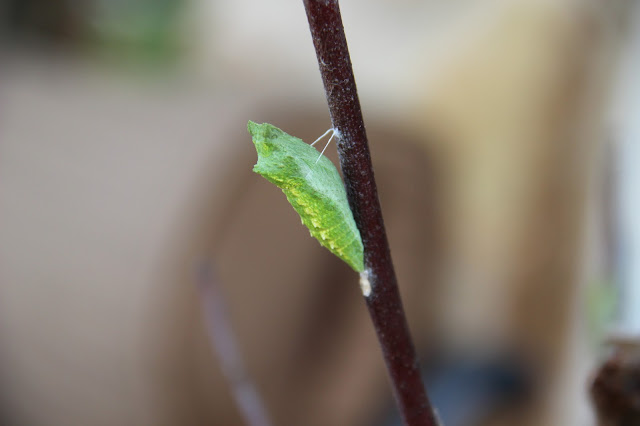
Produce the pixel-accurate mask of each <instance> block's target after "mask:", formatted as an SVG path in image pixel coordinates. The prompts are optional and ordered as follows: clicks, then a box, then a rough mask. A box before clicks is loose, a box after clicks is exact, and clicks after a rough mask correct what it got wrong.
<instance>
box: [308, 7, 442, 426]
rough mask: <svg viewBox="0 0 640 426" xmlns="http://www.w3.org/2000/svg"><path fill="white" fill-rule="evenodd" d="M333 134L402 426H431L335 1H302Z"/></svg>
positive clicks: (368, 300) (370, 303)
mask: <svg viewBox="0 0 640 426" xmlns="http://www.w3.org/2000/svg"><path fill="white" fill-rule="evenodd" d="M304 5H305V8H306V11H307V18H308V19H309V27H310V29H311V36H312V38H313V44H314V46H315V49H316V55H317V57H318V65H319V66H320V72H321V74H322V81H323V83H324V89H325V92H326V96H327V102H328V103H329V112H330V115H331V121H332V123H333V128H334V130H335V131H336V136H337V146H338V154H339V156H340V166H341V168H342V173H343V176H344V181H345V187H346V190H347V197H348V199H349V205H350V206H351V210H352V211H353V215H354V218H355V221H356V224H357V225H358V228H359V229H360V234H361V236H362V242H363V244H364V262H365V273H364V274H366V275H368V278H369V282H370V284H371V292H370V294H369V295H366V294H365V300H366V303H367V307H368V308H369V314H370V315H371V320H372V321H373V325H374V327H375V330H376V333H377V335H378V340H379V342H380V346H381V347H382V354H383V356H384V359H385V362H386V364H387V368H388V370H389V375H390V377H391V382H392V384H393V390H394V395H395V398H396V402H397V403H398V406H399V408H400V414H401V415H402V418H403V420H404V423H405V424H406V425H410V426H418V425H419V426H425V425H426V426H436V425H437V422H436V419H435V415H434V412H433V409H432V408H431V405H430V403H429V400H428V398H427V395H426V392H425V390H424V385H423V383H422V379H421V377H420V370H419V367H418V362H417V359H416V353H415V349H414V347H413V342H412V341H411V336H410V334H409V328H408V326H407V321H406V319H405V315H404V310H403V307H402V301H401V300H400V293H399V291H398V285H397V281H396V276H395V272H394V269H393V264H392V262H391V254H390V252H389V244H388V242H387V236H386V233H385V229H384V222H383V220H382V211H381V210H380V202H379V201H378V191H377V189H376V183H375V180H374V176H373V167H372V165H371V155H370V153H369V146H368V142H367V135H366V132H365V128H364V122H363V119H362V112H361V110H360V101H359V100H358V93H357V90H356V83H355V79H354V76H353V70H352V68H351V59H350V57H349V50H348V48H347V40H346V37H345V34H344V27H343V26H342V18H341V16H340V8H339V6H338V2H337V0H304Z"/></svg>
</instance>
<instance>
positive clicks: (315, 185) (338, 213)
mask: <svg viewBox="0 0 640 426" xmlns="http://www.w3.org/2000/svg"><path fill="white" fill-rule="evenodd" d="M247 127H248V129H249V133H251V136H252V137H253V143H254V145H255V146H256V151H257V152H258V162H257V163H256V165H255V166H254V167H253V171H254V172H256V173H258V174H260V175H262V176H263V177H264V178H265V179H267V180H268V181H269V182H271V183H273V184H275V185H276V186H278V187H279V188H280V189H282V191H283V192H284V194H285V195H286V196H287V200H289V203H291V205H292V206H293V208H294V209H295V210H296V211H297V212H298V214H299V215H300V219H302V223H303V224H304V225H305V226H306V227H307V228H309V231H310V232H311V235H312V236H313V237H315V238H316V239H317V240H318V241H319V242H320V244H322V245H323V246H325V247H326V248H328V249H329V250H330V251H331V252H332V253H333V254H335V255H336V256H338V257H339V258H340V259H342V260H344V261H345V262H347V264H349V266H351V267H352V268H353V269H354V270H355V271H357V272H362V271H363V270H364V262H363V249H362V239H361V238H360V232H359V231H358V228H357V227H356V223H355V221H354V220H353V213H351V209H350V208H349V203H348V202H347V194H346V192H345V190H344V185H343V183H342V179H341V178H340V175H339V174H338V171H337V170H336V167H335V166H334V165H333V163H332V162H331V161H330V160H329V159H328V158H327V157H325V156H322V157H320V159H319V160H318V157H319V155H320V153H319V152H318V151H317V150H316V149H315V148H314V147H312V146H311V145H308V144H306V143H304V142H303V141H302V140H301V139H298V138H296V137H294V136H291V135H288V134H287V133H285V132H283V131H282V130H280V129H278V128H277V127H275V126H272V125H271V124H268V123H264V124H257V123H254V122H252V121H249V124H248V125H247ZM316 160H318V161H317V162H316Z"/></svg>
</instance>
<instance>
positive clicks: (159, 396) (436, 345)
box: [0, 0, 640, 426]
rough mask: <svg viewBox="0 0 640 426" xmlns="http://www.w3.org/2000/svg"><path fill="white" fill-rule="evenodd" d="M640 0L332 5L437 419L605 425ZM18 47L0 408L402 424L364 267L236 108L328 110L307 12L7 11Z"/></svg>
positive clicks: (0, 149)
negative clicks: (279, 183) (266, 166)
mask: <svg viewBox="0 0 640 426" xmlns="http://www.w3.org/2000/svg"><path fill="white" fill-rule="evenodd" d="M635 3H636V2H634V1H632V0H616V1H611V2H598V1H592V0H565V1H562V2H558V1H551V0H518V1H507V0H504V1H502V0H489V1H482V2H480V1H472V0H458V1H442V0H422V1H420V0H402V1H388V0H368V1H364V0H343V2H342V4H341V8H342V14H343V20H344V23H345V26H346V33H347V39H348V41H349V46H350V50H351V55H352V62H353V65H354V71H355V74H356V80H357V82H358V88H359V92H360V100H361V103H362V107H363V113H364V117H365V123H366V124H367V132H368V135H369V143H370V146H371V151H372V156H373V163H374V167H375V170H376V178H377V179H378V186H379V192H380V198H381V203H382V207H383V211H384V216H385V223H386V226H387V232H388V235H389V239H390V243H391V247H392V255H393V258H394V262H395V265H396V271H397V274H398V279H399V282H400V286H401V292H402V296H403V300H404V303H405V308H406V311H407V315H408V319H409V322H410V326H411V330H412V333H413V336H414V339H415V343H416V346H417V349H418V352H419V354H420V357H421V360H422V363H423V370H424V377H425V381H426V383H427V386H428V389H429V392H430V394H431V396H432V399H433V400H434V402H435V405H436V406H437V408H438V411H439V413H440V416H441V417H442V419H443V421H444V424H446V425H447V426H458V425H459V426H473V425H516V424H517V425H535V426H548V425H580V426H581V425H595V424H596V420H595V416H594V413H593V410H592V408H591V407H590V404H589V399H588V393H587V388H588V383H589V380H590V379H589V378H590V374H591V372H592V371H593V369H594V368H595V366H596V365H597V364H598V362H599V360H600V359H601V358H602V357H603V356H604V355H603V354H604V353H605V352H604V349H603V348H604V344H603V343H604V341H605V340H606V339H609V338H610V337H611V335H612V333H614V332H615V335H616V336H620V335H622V336H631V338H633V336H636V335H637V334H638V333H640V219H638V218H640V192H639V191H638V190H637V189H636V185H640V171H639V170H640V169H639V168H637V167H635V165H636V162H637V161H638V160H640V148H639V145H638V143H637V140H638V138H640V120H638V111H640V85H639V84H638V79H637V76H638V75H640V9H639V8H638V7H636V6H635ZM0 40H1V41H0V423H1V424H3V425H5V424H6V425H26V426H39V425H43V426H44V425H47V426H49V425H56V426H57V425H60V426H75V425H78V426H80V425H82V426H94V425H95V426H99V425H105V426H111V425H137V426H138V425H167V426H170V425H223V426H226V425H229V426H234V425H243V424H259V423H256V422H255V421H254V422H253V423H252V421H251V420H250V419H251V416H250V415H248V414H247V413H246V411H243V410H241V409H239V408H238V407H239V406H240V407H241V406H245V407H246V406H247V398H249V400H250V401H249V405H251V406H252V407H253V408H254V409H255V408H256V407H258V408H259V407H260V406H262V407H263V411H264V413H263V415H264V416H265V417H268V418H269V419H270V420H269V422H270V423H271V424H274V425H307V426H314V425H318V426H320V425H336V426H341V425H345V426H352V425H363V426H364V425H374V426H385V425H397V424H399V419H398V417H397V414H395V408H394V405H393V401H392V399H391V395H390V390H389V385H388V381H387V378H386V372H385V369H384V365H383V361H382V357H381V354H380V350H379V347H378V345H377V342H376V339H375V335H374V332H373V329H372V326H371V324H370V322H369V319H368V315H367V312H366V308H365V305H364V303H363V301H362V296H361V293H360V289H359V288H358V284H357V277H356V276H355V275H354V274H353V272H352V271H351V270H350V269H349V268H348V266H346V265H344V264H342V262H340V261H339V260H337V259H336V258H335V257H333V256H332V255H331V254H330V253H328V252H327V251H326V250H324V249H322V248H321V247H320V246H319V244H317V242H315V241H314V240H313V239H311V238H309V235H308V231H307V230H306V229H304V228H303V227H302V226H301V225H300V223H299V218H298V217H297V215H296V213H295V212H294V211H293V209H291V208H290V207H289V205H288V204H287V203H286V201H285V198H284V196H283V195H282V194H281V193H280V191H279V190H278V189H277V188H275V187H273V186H272V185H270V184H268V183H267V182H266V181H264V179H262V178H260V177H259V176H257V175H255V174H253V173H252V172H251V168H252V166H253V164H254V163H255V160H256V155H255V150H254V148H253V146H252V143H251V140H250V137H249V135H248V133H247V131H246V122H247V120H253V121H257V122H263V121H267V122H270V123H272V124H274V125H276V126H278V127H280V128H282V129H284V130H285V131H287V132H288V133H291V134H293V135H296V136H298V137H301V138H302V139H303V140H305V141H307V142H310V141H313V140H315V139H316V138H317V137H318V136H319V135H321V134H322V133H324V131H326V130H327V129H328V128H329V127H330V121H329V116H328V111H327V107H326V103H325V99H324V92H323V89H322V83H321V79H320V75H319V72H318V67H317V63H316V59H315V53H314V50H313V46H312V43H311V38H310V36H309V31H308V28H307V21H306V16H305V12H304V8H303V5H302V2H300V1H295V2H291V1H285V0H272V1H270V2H265V1H249V0H236V1H215V0H128V1H124V0H89V1H86V0H85V1H79V0H1V1H0ZM328 152H330V154H329V157H330V158H332V159H333V160H334V161H335V160H336V155H335V148H333V147H330V148H329V149H328ZM203 265H205V267H206V270H207V271H209V272H210V273H209V274H206V276H204V278H203V276H202V275H199V274H198V271H199V270H201V268H202V267H203ZM247 389H249V391H247ZM247 395H249V397H248V396H247ZM254 414H255V413H254ZM247 419H249V420H247Z"/></svg>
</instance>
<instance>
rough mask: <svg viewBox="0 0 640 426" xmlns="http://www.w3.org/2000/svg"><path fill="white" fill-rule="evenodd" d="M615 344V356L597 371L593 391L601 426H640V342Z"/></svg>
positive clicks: (628, 341) (592, 385) (612, 355)
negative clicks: (639, 350)
mask: <svg viewBox="0 0 640 426" xmlns="http://www.w3.org/2000/svg"><path fill="white" fill-rule="evenodd" d="M614 344H615V346H616V347H615V349H614V351H613V353H612V354H611V355H610V356H609V358H607V359H606V360H605V361H604V362H603V363H602V364H601V365H600V367H599V368H598V369H597V370H596V372H595V376H594V378H593V381H592V382H591V387H590V389H589V390H590V393H591V401H592V402H593V405H594V408H595V410H596V413H597V416H598V422H599V423H598V425H599V426H635V425H640V356H639V355H640V353H639V352H638V349H639V347H640V342H639V341H638V340H635V341H633V342H632V341H631V340H627V341H626V342H622V343H621V342H617V343H616V342H614Z"/></svg>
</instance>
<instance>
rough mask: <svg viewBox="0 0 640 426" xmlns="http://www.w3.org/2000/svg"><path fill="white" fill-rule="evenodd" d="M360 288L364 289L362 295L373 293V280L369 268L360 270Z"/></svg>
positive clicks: (367, 295)
mask: <svg viewBox="0 0 640 426" xmlns="http://www.w3.org/2000/svg"><path fill="white" fill-rule="evenodd" d="M360 290H362V295H363V296H364V297H369V296H370V295H371V280H370V273H369V269H365V270H364V271H362V272H360Z"/></svg>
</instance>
